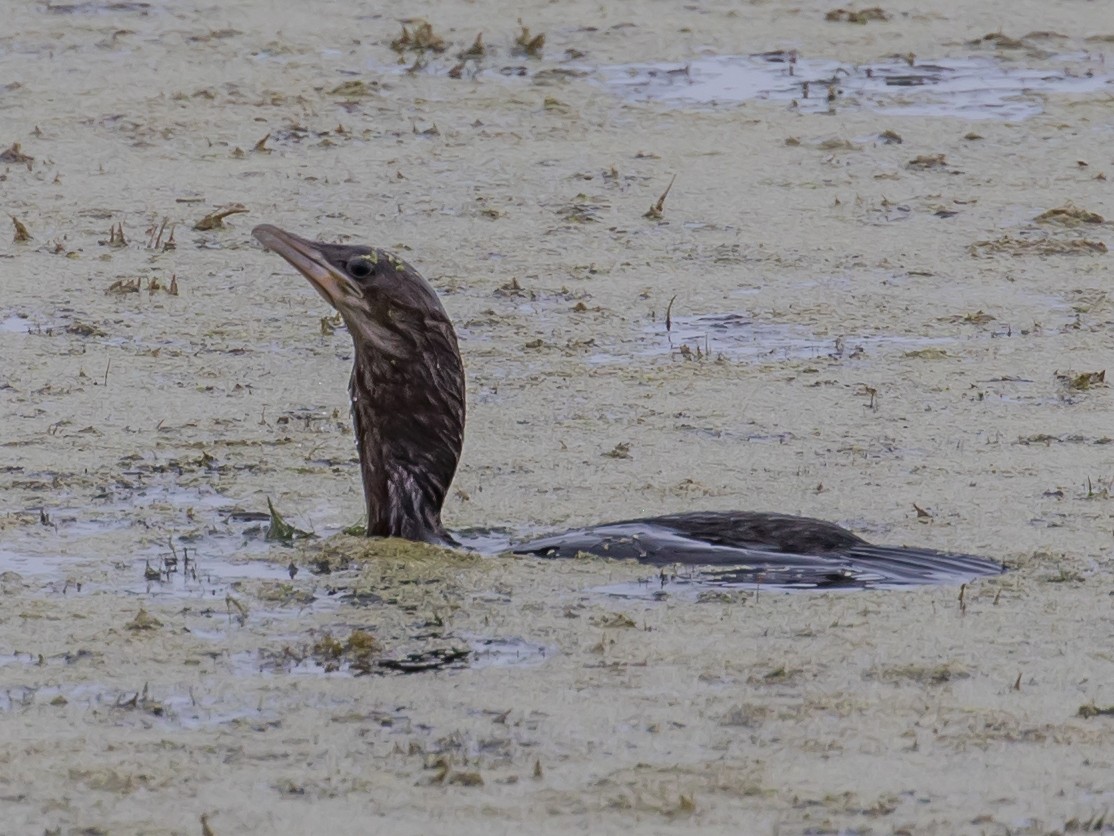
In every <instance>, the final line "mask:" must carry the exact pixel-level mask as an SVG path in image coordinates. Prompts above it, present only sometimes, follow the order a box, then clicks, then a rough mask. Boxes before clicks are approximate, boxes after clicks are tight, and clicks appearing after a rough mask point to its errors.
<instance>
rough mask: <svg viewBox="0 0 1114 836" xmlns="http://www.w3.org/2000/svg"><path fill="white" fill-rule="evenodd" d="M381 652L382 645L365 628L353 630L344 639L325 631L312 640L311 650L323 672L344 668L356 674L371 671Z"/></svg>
mask: <svg viewBox="0 0 1114 836" xmlns="http://www.w3.org/2000/svg"><path fill="white" fill-rule="evenodd" d="M382 652H383V645H382V644H380V643H379V641H378V640H376V638H375V636H373V635H372V634H371V633H368V632H367V631H365V630H353V631H352V632H351V633H350V634H349V635H348V638H346V639H345V640H344V641H341V640H339V639H337V638H335V637H334V636H333V635H332V633H326V634H325V635H324V636H322V637H321V638H320V639H318V640H317V641H316V642H314V644H313V648H312V650H311V653H312V656H313V658H314V660H316V661H317V663H318V664H319V665H321V667H322V668H323V669H324V671H325V673H335V672H336V671H339V670H341V669H342V668H345V669H347V670H350V671H352V673H354V674H356V675H357V676H362V675H365V674H368V673H371V671H372V669H373V668H374V667H375V665H376V663H377V662H378V661H379V659H378V657H379V655H380V654H381V653H382Z"/></svg>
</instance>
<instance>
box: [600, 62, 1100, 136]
mask: <svg viewBox="0 0 1114 836" xmlns="http://www.w3.org/2000/svg"><path fill="white" fill-rule="evenodd" d="M1101 58H1102V56H1101V55H1098V56H1092V55H1089V54H1083V53H1080V54H1071V55H1063V56H1056V58H1055V59H1053V60H1055V61H1056V62H1057V63H1058V64H1059V65H1061V66H1059V67H1057V68H1048V67H1022V66H1017V65H1015V64H1007V63H1005V62H1003V61H999V60H997V59H995V58H987V57H969V58H941V59H938V60H929V61H915V60H914V61H913V62H912V63H910V62H909V61H907V60H905V59H896V58H895V59H892V60H885V61H877V62H873V63H870V64H861V65H854V64H846V63H843V62H840V61H832V60H827V59H818V58H805V57H801V56H799V55H798V54H797V53H795V52H776V53H765V54H762V55H716V56H707V57H703V58H697V59H694V60H693V61H690V62H689V63H687V64H682V65H670V64H663V63H646V64H625V65H618V66H609V67H602V68H600V70H599V73H600V74H601V75H602V77H603V79H604V82H605V83H606V84H607V85H608V86H610V87H612V88H614V89H615V90H617V91H618V92H620V93H623V94H624V95H626V96H628V97H630V98H633V99H635V100H637V101H657V102H663V103H666V104H673V105H677V106H680V107H684V106H697V107H700V106H717V105H735V104H741V103H743V102H748V101H773V102H780V103H783V104H785V105H786V106H790V107H793V108H795V109H798V110H800V111H801V112H802V113H814V114H827V113H832V112H835V111H836V110H837V109H839V108H848V107H850V108H865V109H868V110H873V111H875V112H877V113H881V114H884V115H893V116H948V117H957V118H963V119H1003V120H1010V121H1018V120H1021V119H1027V118H1029V117H1031V116H1035V115H1036V114H1038V113H1040V112H1041V111H1042V110H1043V97H1044V96H1046V95H1051V94H1059V93H1069V94H1075V95H1079V94H1086V93H1096V92H1101V91H1102V90H1105V89H1109V88H1110V85H1111V76H1110V74H1109V73H1108V72H1107V71H1106V68H1105V65H1104V63H1103V62H1102V60H1101Z"/></svg>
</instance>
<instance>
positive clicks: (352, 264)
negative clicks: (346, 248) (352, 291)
mask: <svg viewBox="0 0 1114 836" xmlns="http://www.w3.org/2000/svg"><path fill="white" fill-rule="evenodd" d="M347 267H348V274H349V275H350V276H352V277H353V278H357V279H366V278H367V277H368V276H370V275H371V274H372V273H373V272H375V267H374V266H373V265H372V263H371V262H370V261H368V260H367V259H366V258H354V259H352V260H351V261H349V262H348V264H347Z"/></svg>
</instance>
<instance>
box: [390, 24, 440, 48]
mask: <svg viewBox="0 0 1114 836" xmlns="http://www.w3.org/2000/svg"><path fill="white" fill-rule="evenodd" d="M407 23H409V24H410V25H411V26H413V27H414V28H413V30H411V29H409V28H408V27H407V25H406V24H407ZM448 48H449V45H448V43H447V42H446V41H445V39H444V38H442V37H441V36H440V35H438V34H437V33H436V32H434V31H433V25H432V24H431V23H430V22H429V21H427V20H421V19H414V20H409V21H405V22H404V23H403V24H402V34H401V35H399V36H398V37H397V38H395V39H394V40H393V41H391V49H393V50H394V51H395V52H397V53H398V54H399V55H402V54H403V53H405V52H407V51H411V52H419V53H421V52H426V51H429V52H444V51H445V50H446V49H448Z"/></svg>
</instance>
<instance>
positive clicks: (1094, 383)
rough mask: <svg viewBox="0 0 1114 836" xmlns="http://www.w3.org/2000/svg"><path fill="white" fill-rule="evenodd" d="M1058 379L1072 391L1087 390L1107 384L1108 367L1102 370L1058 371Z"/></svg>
mask: <svg viewBox="0 0 1114 836" xmlns="http://www.w3.org/2000/svg"><path fill="white" fill-rule="evenodd" d="M1056 380H1057V381H1058V382H1059V383H1060V385H1061V386H1063V387H1065V388H1066V389H1069V390H1071V391H1072V392H1086V391H1087V390H1089V389H1096V388H1098V387H1100V386H1105V385H1106V369H1103V370H1102V371H1100V372H1073V371H1067V372H1056Z"/></svg>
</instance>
